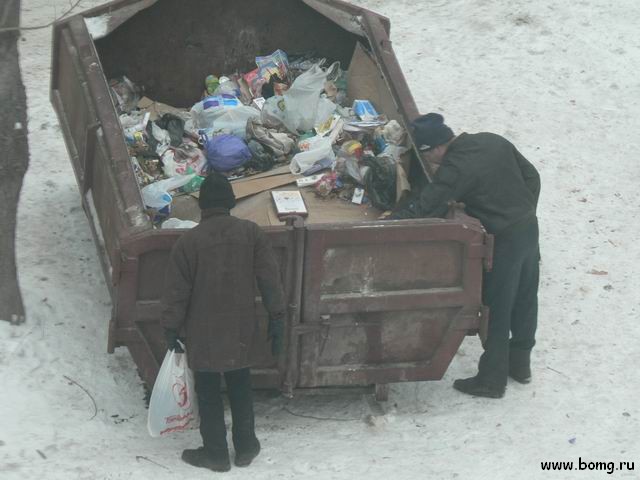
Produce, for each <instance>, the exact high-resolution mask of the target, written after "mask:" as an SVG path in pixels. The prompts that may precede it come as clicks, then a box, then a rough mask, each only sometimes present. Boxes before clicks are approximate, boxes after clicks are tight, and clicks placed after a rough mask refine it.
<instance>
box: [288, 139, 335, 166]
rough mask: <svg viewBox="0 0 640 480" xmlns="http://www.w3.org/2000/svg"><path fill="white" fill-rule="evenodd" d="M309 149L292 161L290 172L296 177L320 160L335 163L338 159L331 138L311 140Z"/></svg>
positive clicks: (295, 156)
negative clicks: (328, 160)
mask: <svg viewBox="0 0 640 480" xmlns="http://www.w3.org/2000/svg"><path fill="white" fill-rule="evenodd" d="M308 148H309V149H308V150H307V151H303V152H300V153H298V154H296V155H294V157H293V158H292V159H291V163H290V164H289V170H290V171H291V173H293V174H294V175H295V174H300V173H302V172H304V171H306V170H308V169H310V168H311V167H312V166H313V164H315V163H316V162H318V161H320V160H323V159H327V158H328V159H330V160H331V161H332V162H333V161H334V160H335V158H336V156H335V153H334V152H333V148H332V144H331V139H329V138H326V137H313V139H312V140H311V139H310V143H309V147H308Z"/></svg>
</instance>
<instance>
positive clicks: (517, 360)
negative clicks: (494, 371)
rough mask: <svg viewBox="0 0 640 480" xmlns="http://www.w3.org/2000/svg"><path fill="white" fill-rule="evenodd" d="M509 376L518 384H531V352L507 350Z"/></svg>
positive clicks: (514, 349) (515, 349)
mask: <svg viewBox="0 0 640 480" xmlns="http://www.w3.org/2000/svg"><path fill="white" fill-rule="evenodd" d="M509 376H510V377H511V378H513V379H514V380H515V381H516V382H518V383H523V384H527V383H531V350H520V349H517V348H511V350H509Z"/></svg>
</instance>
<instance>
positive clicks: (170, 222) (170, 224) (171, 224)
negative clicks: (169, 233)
mask: <svg viewBox="0 0 640 480" xmlns="http://www.w3.org/2000/svg"><path fill="white" fill-rule="evenodd" d="M197 226H198V222H194V221H192V220H180V219H179V218H169V219H167V220H165V221H164V222H162V227H161V228H193V227H197Z"/></svg>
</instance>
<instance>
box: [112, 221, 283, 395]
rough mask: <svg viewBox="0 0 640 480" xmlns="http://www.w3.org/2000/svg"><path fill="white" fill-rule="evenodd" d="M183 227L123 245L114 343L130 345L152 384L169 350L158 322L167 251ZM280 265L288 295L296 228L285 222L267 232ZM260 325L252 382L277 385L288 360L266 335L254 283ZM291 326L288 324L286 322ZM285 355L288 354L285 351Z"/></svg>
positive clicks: (280, 381)
mask: <svg viewBox="0 0 640 480" xmlns="http://www.w3.org/2000/svg"><path fill="white" fill-rule="evenodd" d="M181 234H182V232H181V231H180V230H166V231H156V232H153V234H148V235H142V236H140V237H137V238H135V239H132V240H131V241H130V242H129V243H127V244H125V245H124V247H123V252H124V257H125V260H124V263H123V267H122V272H121V277H120V281H119V284H118V288H119V292H118V305H117V309H116V310H117V311H116V317H115V318H116V327H115V330H114V336H115V345H116V346H120V345H124V346H127V347H128V348H129V350H130V351H131V354H132V356H133V357H134V359H135V361H136V364H137V365H138V368H139V369H140V373H141V375H142V377H143V380H144V381H145V382H146V383H147V385H148V386H149V387H152V386H153V382H154V381H155V377H156V375H157V371H158V368H159V365H160V363H161V362H162V359H163V357H164V355H165V353H166V347H165V341H164V335H163V331H162V327H161V325H160V318H161V314H162V305H161V298H162V294H163V288H164V276H165V270H166V265H167V262H168V258H169V253H170V251H171V248H172V246H173V244H174V243H175V241H176V240H177V239H178V238H179V236H180V235H181ZM267 234H268V235H269V237H270V240H271V242H272V244H273V248H274V254H275V256H276V260H277V262H278V265H279V266H280V268H281V275H282V279H283V285H284V288H285V295H287V299H289V298H290V295H291V293H292V290H293V278H292V274H293V254H294V252H293V249H294V243H293V232H292V229H290V228H287V227H279V228H275V229H271V230H268V231H267ZM256 321H257V322H258V328H257V329H256V333H255V337H254V339H253V349H252V353H251V359H252V365H253V368H252V373H253V383H254V385H255V386H256V387H258V388H260V387H262V388H266V387H269V388H279V387H280V386H281V384H282V382H283V376H284V366H285V364H284V360H281V359H277V358H275V357H273V356H272V355H271V349H270V344H269V342H268V340H267V323H268V316H267V312H266V310H265V309H264V307H263V305H262V302H261V298H260V297H259V293H258V291H257V287H256ZM287 328H288V327H287ZM283 358H284V356H283Z"/></svg>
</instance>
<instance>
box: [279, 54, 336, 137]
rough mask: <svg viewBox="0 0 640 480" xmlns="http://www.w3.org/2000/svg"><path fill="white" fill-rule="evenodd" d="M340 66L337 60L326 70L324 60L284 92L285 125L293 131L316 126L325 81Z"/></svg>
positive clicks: (306, 129) (307, 129)
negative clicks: (323, 64)
mask: <svg viewBox="0 0 640 480" xmlns="http://www.w3.org/2000/svg"><path fill="white" fill-rule="evenodd" d="M339 66H340V64H339V62H335V63H334V64H332V65H331V66H330V67H329V68H328V69H326V70H325V69H323V68H322V62H321V63H318V64H316V65H314V66H313V67H311V68H310V69H309V70H307V71H306V72H304V73H303V74H302V75H300V76H299V77H298V78H296V79H295V80H294V82H293V85H291V88H289V90H287V91H286V92H284V94H283V95H282V96H283V98H284V103H285V106H286V108H285V110H284V116H285V118H284V125H285V126H286V127H287V128H288V129H289V130H290V131H291V132H292V133H297V131H298V130H302V131H309V130H311V129H312V128H313V127H314V125H315V123H316V117H317V113H318V104H319V103H320V93H321V92H322V91H323V90H324V83H325V81H326V80H327V76H328V75H329V74H330V73H331V72H332V71H333V70H334V69H335V68H338V67H339Z"/></svg>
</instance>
